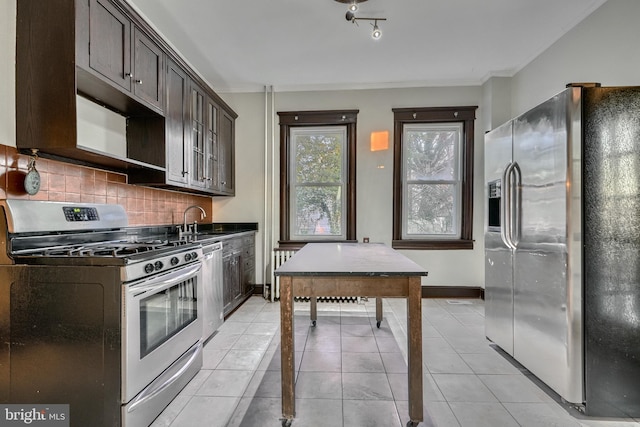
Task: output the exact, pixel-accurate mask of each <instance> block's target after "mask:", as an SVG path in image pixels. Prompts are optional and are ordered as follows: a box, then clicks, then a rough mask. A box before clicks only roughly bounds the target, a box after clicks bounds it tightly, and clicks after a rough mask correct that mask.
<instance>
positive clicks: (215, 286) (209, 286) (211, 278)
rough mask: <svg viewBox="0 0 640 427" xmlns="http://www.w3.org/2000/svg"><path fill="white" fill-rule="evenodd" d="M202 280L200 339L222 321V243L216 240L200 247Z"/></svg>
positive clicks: (215, 328)
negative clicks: (202, 254)
mask: <svg viewBox="0 0 640 427" xmlns="http://www.w3.org/2000/svg"><path fill="white" fill-rule="evenodd" d="M202 251H203V252H204V257H203V263H202V282H203V294H204V307H203V311H204V313H203V316H202V324H203V331H202V339H203V341H205V340H207V339H209V338H210V337H211V335H213V333H214V332H215V331H216V330H217V329H218V328H219V327H220V325H222V323H223V322H224V315H223V302H222V285H223V284H222V243H220V242H216V243H213V244H210V245H206V246H204V247H203V248H202Z"/></svg>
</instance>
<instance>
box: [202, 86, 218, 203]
mask: <svg viewBox="0 0 640 427" xmlns="http://www.w3.org/2000/svg"><path fill="white" fill-rule="evenodd" d="M218 111H219V109H218V106H217V105H216V104H214V103H213V101H212V100H211V99H210V98H207V117H206V119H207V132H206V136H205V167H204V169H205V180H206V181H207V184H206V187H207V189H208V190H211V191H217V190H218Z"/></svg>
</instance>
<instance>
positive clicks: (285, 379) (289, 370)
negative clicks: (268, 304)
mask: <svg viewBox="0 0 640 427" xmlns="http://www.w3.org/2000/svg"><path fill="white" fill-rule="evenodd" d="M280 357H281V364H282V367H281V371H282V418H283V422H284V421H286V420H291V419H293V417H294V416H295V382H294V379H295V352H294V325H293V283H292V278H291V277H288V276H281V277H280Z"/></svg>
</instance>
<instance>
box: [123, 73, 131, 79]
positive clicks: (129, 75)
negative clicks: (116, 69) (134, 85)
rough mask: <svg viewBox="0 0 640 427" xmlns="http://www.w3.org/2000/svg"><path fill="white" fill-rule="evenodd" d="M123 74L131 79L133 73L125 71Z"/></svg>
mask: <svg viewBox="0 0 640 427" xmlns="http://www.w3.org/2000/svg"><path fill="white" fill-rule="evenodd" d="M124 76H125V77H129V78H130V79H132V78H133V74H131V73H126V74H125V75H124Z"/></svg>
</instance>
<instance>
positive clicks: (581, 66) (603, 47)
mask: <svg viewBox="0 0 640 427" xmlns="http://www.w3.org/2000/svg"><path fill="white" fill-rule="evenodd" d="M638 19H640V1H638V0H609V1H607V2H606V3H605V4H603V5H602V6H601V7H600V8H598V9H597V10H596V11H595V12H594V13H592V14H591V15H590V16H588V17H587V18H586V19H585V20H584V21H582V22H580V23H579V24H578V25H576V26H575V27H574V28H573V29H572V30H571V31H569V32H568V33H567V34H566V35H565V36H564V37H562V38H561V39H560V40H558V41H557V42H556V43H554V44H553V45H552V46H551V47H550V48H549V49H547V50H546V51H544V52H543V53H542V54H540V55H539V56H538V57H537V58H535V59H534V60H533V61H532V62H531V63H530V64H529V65H527V66H526V67H525V68H524V69H522V70H521V71H520V72H519V73H517V74H516V75H515V76H514V77H513V78H512V86H511V94H512V100H511V107H512V113H513V114H512V117H515V116H517V115H519V114H521V113H524V112H525V111H527V110H529V109H530V108H531V107H534V106H536V105H537V104H539V103H540V102H542V101H545V100H546V99H548V98H550V97H552V96H553V95H555V94H557V93H558V92H561V91H562V90H563V89H564V88H565V85H566V84H567V83H571V82H600V83H602V85H603V86H638V85H640V25H639V23H638Z"/></svg>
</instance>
